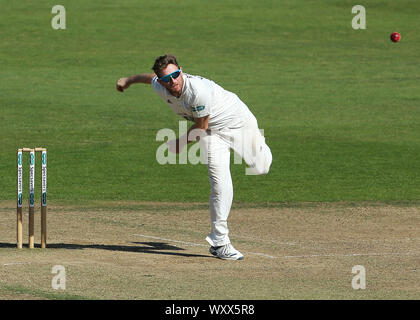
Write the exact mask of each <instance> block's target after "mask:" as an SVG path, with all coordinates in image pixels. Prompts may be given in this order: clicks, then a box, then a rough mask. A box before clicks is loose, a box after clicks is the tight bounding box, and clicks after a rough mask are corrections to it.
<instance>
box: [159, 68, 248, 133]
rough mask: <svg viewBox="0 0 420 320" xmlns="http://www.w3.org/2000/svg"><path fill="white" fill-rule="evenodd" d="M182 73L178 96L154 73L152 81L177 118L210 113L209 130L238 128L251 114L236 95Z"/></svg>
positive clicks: (216, 85)
mask: <svg viewBox="0 0 420 320" xmlns="http://www.w3.org/2000/svg"><path fill="white" fill-rule="evenodd" d="M182 76H183V78H184V86H183V88H182V93H181V96H180V97H179V98H177V97H174V96H173V95H171V94H170V93H169V91H168V90H166V88H165V87H164V86H162V85H161V84H160V83H159V82H158V81H157V80H158V78H157V77H156V76H155V77H154V78H153V80H152V86H153V88H154V89H155V91H156V93H157V94H158V95H159V96H160V97H161V98H162V99H163V100H164V101H165V102H166V103H167V104H168V105H169V106H170V107H171V108H172V110H174V112H175V113H176V114H178V115H180V116H181V117H184V118H185V119H187V120H191V121H194V118H202V117H205V116H207V115H210V118H209V129H222V128H240V127H242V126H243V124H244V122H245V121H246V120H247V119H249V118H250V117H254V116H253V114H252V113H251V111H250V110H249V109H248V107H247V106H246V105H245V103H243V102H242V101H241V100H240V99H239V97H238V96H237V95H236V94H234V93H232V92H230V91H227V90H225V89H223V88H222V87H221V86H219V85H218V84H217V83H215V82H214V81H211V80H208V79H206V78H203V77H200V76H193V75H190V74H187V73H183V74H182Z"/></svg>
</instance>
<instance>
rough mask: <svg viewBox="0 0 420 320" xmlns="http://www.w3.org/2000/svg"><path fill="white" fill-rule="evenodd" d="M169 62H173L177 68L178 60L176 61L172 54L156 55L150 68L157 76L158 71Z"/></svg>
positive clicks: (158, 74)
mask: <svg viewBox="0 0 420 320" xmlns="http://www.w3.org/2000/svg"><path fill="white" fill-rule="evenodd" d="M169 64H174V65H176V66H177V67H178V68H179V65H178V61H176V57H175V56H174V55H172V54H165V55H164V56H160V57H157V58H156V60H155V64H154V65H153V67H152V69H153V71H154V72H155V74H156V75H157V76H158V77H159V76H160V72H161V71H162V70H163V69H165V68H166V67H167V66H168V65H169Z"/></svg>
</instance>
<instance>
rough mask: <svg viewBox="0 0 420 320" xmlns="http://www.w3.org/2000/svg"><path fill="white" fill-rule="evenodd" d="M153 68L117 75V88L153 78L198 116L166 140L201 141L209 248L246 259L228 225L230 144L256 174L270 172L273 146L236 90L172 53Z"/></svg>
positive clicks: (179, 109) (175, 105) (177, 107)
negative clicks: (185, 66)
mask: <svg viewBox="0 0 420 320" xmlns="http://www.w3.org/2000/svg"><path fill="white" fill-rule="evenodd" d="M152 69H153V71H154V73H142V74H138V75H134V76H131V77H127V78H121V79H119V80H118V82H117V89H118V90H119V91H121V92H123V91H124V90H125V89H127V88H128V87H129V86H130V85H132V84H134V83H145V84H151V85H152V87H153V89H154V90H155V92H156V93H157V94H158V95H159V96H160V97H161V98H162V99H163V101H164V102H166V103H167V104H168V105H169V107H171V108H172V109H173V111H174V112H175V113H176V114H178V115H180V116H181V117H184V118H186V119H187V120H190V121H193V122H194V124H193V125H192V126H191V127H190V129H189V130H188V132H187V134H186V135H187V137H179V138H178V139H176V140H174V141H171V142H168V144H169V150H170V151H172V152H175V153H179V152H181V151H182V149H183V148H184V147H185V145H186V144H187V143H190V142H194V141H200V144H201V145H200V147H201V146H203V148H202V149H201V152H204V155H205V157H207V159H206V160H207V162H206V164H207V168H208V173H209V180H210V218H211V231H210V234H209V235H208V236H207V237H206V240H207V241H208V243H209V244H210V253H211V254H212V255H214V256H216V257H218V258H220V259H224V260H242V259H243V258H244V256H243V255H242V254H241V253H240V252H239V251H238V250H236V249H235V248H234V247H233V246H232V244H231V242H230V239H229V229H228V225H227V219H228V217H229V212H230V209H231V206H232V200H233V186H232V178H231V174H230V150H231V149H233V150H234V151H235V152H237V153H238V154H239V155H240V156H241V157H242V159H243V160H244V161H245V162H246V164H247V165H248V166H249V168H250V170H252V172H253V174H267V173H268V171H269V169H270V165H271V162H272V155H271V150H270V148H269V147H268V146H267V144H266V143H265V139H264V136H263V135H262V134H261V133H260V130H259V128H258V123H257V119H256V118H255V117H254V115H253V114H252V113H251V111H250V110H249V109H248V107H247V106H246V105H245V104H244V103H243V102H242V101H241V100H240V99H239V97H238V96H237V95H236V94H234V93H232V92H229V91H227V90H225V89H223V88H222V87H221V86H219V85H218V84H216V83H215V82H213V81H211V80H208V79H206V78H203V77H200V76H194V75H190V74H187V73H184V72H183V70H182V68H181V67H180V66H179V64H178V62H177V59H176V57H175V56H173V55H163V56H160V57H158V58H156V60H155V63H154V65H153V68H152ZM193 132H194V134H192V133H193ZM197 132H199V134H197ZM203 149H204V151H203Z"/></svg>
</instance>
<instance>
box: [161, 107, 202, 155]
mask: <svg viewBox="0 0 420 320" xmlns="http://www.w3.org/2000/svg"><path fill="white" fill-rule="evenodd" d="M209 119H210V115H207V116H205V117H201V118H194V124H193V125H192V126H191V127H190V128H189V129H188V132H187V133H186V134H185V135H186V136H187V137H185V135H184V136H182V137H179V138H178V139H176V140H172V141H171V143H168V144H169V149H170V151H171V152H174V153H180V152H181V151H182V149H184V147H185V146H186V145H187V144H189V143H191V142H196V141H199V140H200V137H201V136H202V135H203V134H204V133H205V131H206V130H207V129H208V127H209ZM185 138H186V139H185ZM185 142H187V143H186V144H185Z"/></svg>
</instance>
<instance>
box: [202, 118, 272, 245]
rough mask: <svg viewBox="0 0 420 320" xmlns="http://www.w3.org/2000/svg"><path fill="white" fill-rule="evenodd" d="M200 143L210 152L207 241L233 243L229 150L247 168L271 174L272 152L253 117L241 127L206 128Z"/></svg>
mask: <svg viewBox="0 0 420 320" xmlns="http://www.w3.org/2000/svg"><path fill="white" fill-rule="evenodd" d="M200 142H202V144H201V148H202V150H204V152H205V153H207V168H208V172H209V180H210V219H211V232H210V234H209V235H208V236H207V237H206V240H207V242H208V243H210V245H211V246H214V247H219V246H223V245H226V244H228V243H230V240H229V229H228V225H227V219H228V217H229V213H230V209H231V206H232V200H233V185H232V177H231V175H230V149H233V150H234V151H235V152H236V153H237V154H238V155H240V156H241V158H242V159H243V160H244V161H245V163H246V164H247V165H248V166H249V167H250V168H249V169H247V170H251V171H252V174H258V175H260V174H267V173H268V171H269V170H270V165H271V162H272V154H271V150H270V148H269V147H268V146H267V144H266V143H265V138H264V136H263V135H262V134H261V132H260V130H259V128H258V123H257V120H256V119H255V117H253V116H252V117H250V118H249V120H248V121H246V122H245V125H244V126H243V127H242V128H238V129H222V130H212V131H207V134H206V135H204V136H203V137H202V138H201V140H200ZM248 174H250V173H248Z"/></svg>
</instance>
